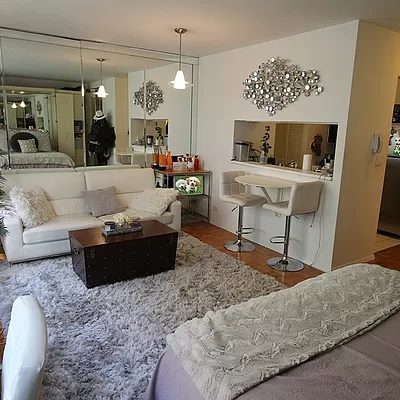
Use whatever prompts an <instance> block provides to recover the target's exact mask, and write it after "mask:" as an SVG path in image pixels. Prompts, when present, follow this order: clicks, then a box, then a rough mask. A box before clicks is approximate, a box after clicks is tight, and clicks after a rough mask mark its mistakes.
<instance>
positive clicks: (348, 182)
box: [333, 22, 400, 266]
mask: <svg viewBox="0 0 400 400" xmlns="http://www.w3.org/2000/svg"><path fill="white" fill-rule="evenodd" d="M399 75H400V34H399V33H397V32H393V31H389V30H387V29H384V28H381V27H378V26H375V25H372V24H369V23H366V22H361V23H360V28H359V32H358V40H357V52H356V59H355V67H354V79H353V83H352V90H351V100H350V110H349V121H348V132H347V136H346V143H345V153H344V163H343V173H342V179H341V188H340V198H339V210H338V214H337V221H336V235H335V248H334V259H333V265H335V266H340V265H343V264H347V263H349V262H352V261H354V260H364V259H368V258H372V256H373V255H372V251H373V248H374V244H375V239H376V229H377V224H378V217H379V208H380V207H379V205H380V201H381V196H382V186H383V179H384V173H385V164H386V154H387V145H388V143H389V134H390V129H391V118H392V112H393V104H394V101H395V93H396V86H397V80H398V76H399ZM374 133H378V134H380V135H382V138H383V143H384V146H383V149H382V154H380V155H378V156H376V155H374V154H372V152H371V141H372V136H373V134H374ZM399 190H400V189H399Z"/></svg>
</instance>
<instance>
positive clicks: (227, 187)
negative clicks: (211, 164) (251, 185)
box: [219, 171, 246, 199]
mask: <svg viewBox="0 0 400 400" xmlns="http://www.w3.org/2000/svg"><path fill="white" fill-rule="evenodd" d="M242 175H245V172H244V171H226V172H222V173H221V174H220V178H219V195H220V197H221V199H223V196H230V195H235V194H240V193H244V192H245V191H246V189H245V187H244V185H241V184H240V183H238V182H236V181H235V178H236V177H238V176H242Z"/></svg>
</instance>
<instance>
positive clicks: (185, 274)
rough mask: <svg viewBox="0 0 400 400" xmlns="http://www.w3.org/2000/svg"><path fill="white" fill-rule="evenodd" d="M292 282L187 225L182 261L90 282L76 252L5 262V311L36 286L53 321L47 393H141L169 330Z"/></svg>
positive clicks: (0, 308) (1, 294) (0, 299)
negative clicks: (75, 261) (75, 263)
mask: <svg viewBox="0 0 400 400" xmlns="http://www.w3.org/2000/svg"><path fill="white" fill-rule="evenodd" d="M282 288H284V286H283V285H282V284H280V283H279V282H278V281H276V280H275V279H273V278H272V277H269V276H268V275H264V274H261V273H260V272H257V271H255V270H254V269H252V268H250V267H248V266H245V265H243V264H242V263H240V262H239V261H237V260H236V259H235V258H234V257H231V256H228V255H226V254H224V253H221V252H219V251H218V250H215V249H214V248H213V247H211V246H209V245H207V244H205V243H202V242H200V241H199V240H197V239H195V238H193V237H192V236H190V235H187V234H184V233H181V234H180V236H179V241H178V250H177V260H176V269H175V270H173V271H168V272H164V273H161V274H157V275H153V276H150V277H146V278H138V279H134V280H131V281H125V282H120V283H116V284H112V285H105V286H100V287H97V288H93V289H86V287H85V286H84V284H83V283H82V282H81V280H80V279H79V278H78V276H77V275H76V274H75V272H74V271H73V269H72V263H71V258H70V257H59V258H52V259H45V260H39V261H32V262H27V263H21V264H15V265H13V266H12V267H8V266H7V265H5V264H3V265H1V266H0V318H1V320H2V321H3V324H5V325H7V323H8V319H9V315H10V312H11V306H12V302H13V300H14V299H15V298H16V297H17V296H19V295H24V294H33V295H34V296H35V297H36V298H37V299H38V300H39V302H40V304H41V305H42V307H43V309H44V313H45V316H46V320H47V323H48V333H49V347H48V360H47V364H46V369H45V376H44V380H43V388H42V392H43V393H42V396H43V398H44V399H46V400H50V399H52V400H55V399H57V400H58V399H85V400H89V399H90V400H93V399H124V400H125V399H126V400H128V399H141V398H142V396H143V393H144V391H145V390H146V387H147V384H148V382H149V379H150V377H151V374H152V371H153V369H154V366H155V365H156V363H157V360H158V358H159V356H160V354H161V353H162V351H163V349H164V348H165V337H166V335H167V334H169V333H171V332H173V331H174V330H175V329H176V328H177V327H178V326H179V325H180V324H182V323H183V322H185V321H187V320H190V319H192V318H195V317H202V316H203V315H204V314H205V313H206V312H207V311H209V310H218V309H221V308H226V307H228V306H230V305H232V304H236V303H240V302H242V301H246V300H248V299H249V298H252V297H257V296H261V295H265V294H268V293H270V292H273V291H276V290H280V289H282Z"/></svg>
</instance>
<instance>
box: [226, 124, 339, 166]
mask: <svg viewBox="0 0 400 400" xmlns="http://www.w3.org/2000/svg"><path fill="white" fill-rule="evenodd" d="M337 130H338V125H337V124H326V123H321V124H320V123H307V122H270V121H239V120H236V121H235V124H234V135H233V136H234V138H233V157H232V158H233V159H234V160H236V161H242V162H254V163H263V164H270V165H278V166H282V167H290V168H300V169H302V168H304V169H313V170H314V171H319V170H320V169H321V168H323V167H329V169H332V168H333V163H334V158H335V150H336V136H337ZM265 135H266V136H265ZM268 136H269V137H268ZM263 138H268V140H267V143H268V145H269V146H268V147H269V148H268V152H265V150H266V145H264V146H263ZM263 152H264V153H263ZM266 153H267V154H266ZM305 155H307V156H306V157H305V158H304V156H305ZM263 157H264V158H263ZM306 159H307V161H305V160H306ZM303 163H307V164H309V165H308V166H307V165H303Z"/></svg>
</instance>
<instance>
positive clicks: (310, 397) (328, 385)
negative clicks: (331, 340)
mask: <svg viewBox="0 0 400 400" xmlns="http://www.w3.org/2000/svg"><path fill="white" fill-rule="evenodd" d="M237 399H240V400H261V399H268V400H317V399H321V400H372V399H374V400H376V399H380V400H399V399H400V312H398V313H396V314H395V315H393V316H391V317H390V318H388V319H387V320H386V321H384V322H382V323H381V324H380V325H379V326H377V327H375V328H374V329H372V330H371V331H369V332H367V333H365V334H364V335H362V336H359V337H357V338H355V339H353V340H352V341H351V342H349V343H347V344H344V345H342V346H339V347H337V348H335V349H334V350H332V351H330V352H327V353H324V354H322V355H320V356H318V357H316V358H314V359H312V360H309V361H307V362H305V363H304V364H301V365H299V366H297V367H295V368H292V369H290V370H288V371H286V372H284V373H282V374H280V375H277V376H275V377H273V378H271V379H269V380H268V381H265V382H263V383H261V384H259V385H257V386H255V387H253V388H252V389H250V390H249V391H247V392H246V393H244V394H242V395H240V396H239V397H238V398H237ZM145 400H204V398H203V396H202V395H201V394H200V392H199V391H198V390H197V388H196V387H195V385H194V383H193V382H192V381H191V379H190V377H189V375H188V374H187V373H186V372H185V370H184V369H183V367H182V366H181V364H180V362H179V360H178V358H177V357H176V355H175V353H174V352H173V351H172V350H171V349H170V348H168V347H167V349H166V350H165V352H164V353H163V355H162V356H161V358H160V360H159V362H158V364H157V367H156V369H155V371H154V373H153V377H152V379H151V381H150V384H149V386H148V388H147V391H146V394H145Z"/></svg>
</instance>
